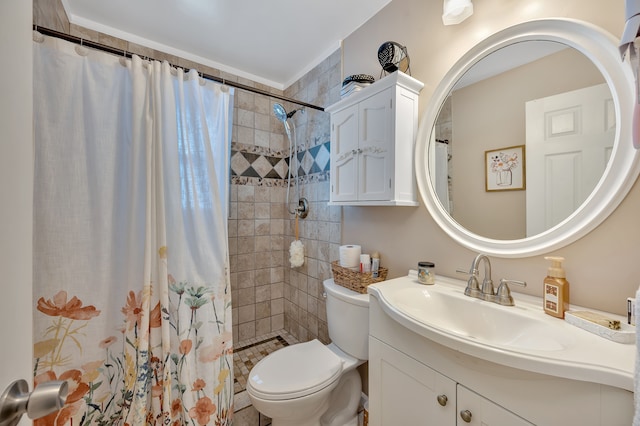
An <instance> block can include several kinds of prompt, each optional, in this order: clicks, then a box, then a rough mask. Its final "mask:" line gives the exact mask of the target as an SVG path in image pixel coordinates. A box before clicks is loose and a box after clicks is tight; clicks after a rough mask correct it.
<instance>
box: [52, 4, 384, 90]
mask: <svg viewBox="0 0 640 426" xmlns="http://www.w3.org/2000/svg"><path fill="white" fill-rule="evenodd" d="M390 1H391V0H108V1H105V0H62V2H63V5H64V8H65V10H66V12H67V15H68V17H69V20H70V21H71V23H73V24H76V25H80V26H83V27H86V28H89V29H92V30H96V31H99V32H102V33H105V34H109V35H112V36H115V37H119V38H123V39H126V40H129V41H132V42H135V43H138V44H141V45H144V46H147V47H150V48H153V49H156V50H161V51H164V52H166V53H169V54H174V55H177V56H181V57H184V58H185V59H189V60H193V61H196V62H199V63H202V64H204V65H208V66H212V67H214V68H218V69H220V70H222V71H228V72H230V73H233V74H235V75H238V76H240V77H245V78H249V79H251V80H254V81H257V82H260V83H264V84H267V85H270V86H272V87H276V88H280V89H285V88H286V87H288V86H289V85H290V84H292V83H293V82H295V81H296V80H297V79H298V78H300V77H302V76H303V75H304V74H305V73H306V72H308V71H309V70H311V69H312V68H313V67H314V66H315V65H317V64H318V63H320V61H322V60H323V59H325V58H326V57H327V56H328V55H329V54H330V53H332V52H334V51H335V50H336V49H337V48H338V47H339V46H340V42H341V40H343V39H344V38H346V37H347V36H348V35H349V34H351V33H352V32H353V31H354V30H356V29H357V28H358V27H359V26H361V25H362V24H363V23H365V22H366V21H367V20H368V19H369V18H371V17H372V16H373V15H375V14H376V13H377V12H378V11H379V10H380V9H382V8H383V7H384V6H385V5H386V4H387V3H389V2H390Z"/></svg>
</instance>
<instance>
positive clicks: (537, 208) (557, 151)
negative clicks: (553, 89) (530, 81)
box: [526, 84, 616, 236]
mask: <svg viewBox="0 0 640 426" xmlns="http://www.w3.org/2000/svg"><path fill="white" fill-rule="evenodd" d="M526 127H527V138H526V147H527V165H526V170H527V182H528V183H529V184H528V186H527V192H526V194H527V195H526V211H527V214H526V218H527V220H526V223H527V236H531V235H537V234H539V233H541V232H544V231H546V230H547V229H551V228H553V227H554V226H556V225H557V224H559V223H560V222H562V221H563V220H565V219H566V218H567V217H569V216H570V215H571V214H572V213H573V212H574V211H576V210H577V209H578V208H579V207H580V206H581V205H582V203H584V202H585V201H586V199H587V197H588V196H589V195H591V193H592V192H593V190H594V189H595V187H596V185H597V184H598V182H599V181H600V178H601V177H602V175H603V174H604V171H605V168H606V166H607V163H608V162H609V158H610V157H611V151H612V150H613V142H614V138H615V130H616V127H615V110H614V108H613V100H612V98H611V92H610V91H609V87H608V86H607V85H606V84H600V85H597V86H592V87H588V88H585V89H580V90H574V91H571V92H567V93H562V94H559V95H555V96H549V97H546V98H542V99H536V100H533V101H529V102H527V103H526Z"/></svg>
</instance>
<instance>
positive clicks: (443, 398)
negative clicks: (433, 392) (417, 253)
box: [437, 395, 449, 407]
mask: <svg viewBox="0 0 640 426" xmlns="http://www.w3.org/2000/svg"><path fill="white" fill-rule="evenodd" d="M437 399H438V404H440V405H442V406H443V407H444V406H445V405H447V401H449V398H447V395H438V398H437Z"/></svg>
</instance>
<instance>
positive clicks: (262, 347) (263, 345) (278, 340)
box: [233, 330, 298, 412]
mask: <svg viewBox="0 0 640 426" xmlns="http://www.w3.org/2000/svg"><path fill="white" fill-rule="evenodd" d="M295 343H298V341H297V340H296V338H295V337H293V336H292V335H291V334H289V333H288V332H287V331H285V330H279V331H274V332H271V333H269V334H267V335H264V336H260V337H257V338H255V339H249V340H245V341H242V342H238V343H237V344H235V345H234V350H233V374H234V380H233V387H234V393H235V401H234V408H235V411H236V412H237V411H239V410H242V409H243V408H246V407H248V406H249V405H251V401H250V400H249V396H248V395H247V392H246V385H247V380H248V378H249V372H250V371H251V369H252V368H253V366H254V365H256V364H257V363H258V361H260V360H261V359H262V358H264V357H265V356H267V355H269V354H270V353H272V352H274V351H276V350H278V349H281V348H284V347H285V346H289V345H293V344H295Z"/></svg>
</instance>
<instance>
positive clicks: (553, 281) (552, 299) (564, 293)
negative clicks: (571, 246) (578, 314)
mask: <svg viewBox="0 0 640 426" xmlns="http://www.w3.org/2000/svg"><path fill="white" fill-rule="evenodd" d="M545 259H546V260H550V261H551V266H550V267H549V272H548V273H547V276H546V278H545V279H544V288H543V295H542V296H543V298H544V302H543V303H544V306H543V307H544V311H545V312H546V313H547V314H549V315H551V316H554V317H557V318H564V313H565V311H567V310H569V281H567V279H566V274H565V272H564V269H563V268H562V261H563V260H564V258H563V257H555V256H546V257H545Z"/></svg>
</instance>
